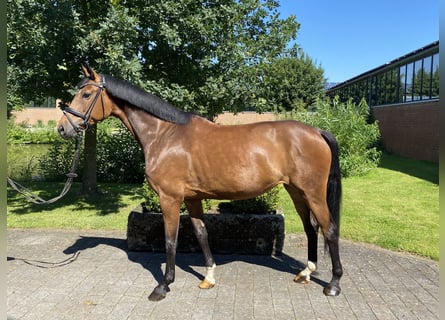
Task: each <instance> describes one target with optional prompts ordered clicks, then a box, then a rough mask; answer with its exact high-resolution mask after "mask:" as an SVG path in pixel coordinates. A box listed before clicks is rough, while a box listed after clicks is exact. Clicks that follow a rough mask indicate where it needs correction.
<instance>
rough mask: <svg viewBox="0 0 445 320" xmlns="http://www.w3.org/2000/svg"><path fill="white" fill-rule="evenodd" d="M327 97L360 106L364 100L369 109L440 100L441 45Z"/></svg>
mask: <svg viewBox="0 0 445 320" xmlns="http://www.w3.org/2000/svg"><path fill="white" fill-rule="evenodd" d="M327 94H328V95H329V96H332V97H333V96H336V95H338V96H339V97H340V100H342V101H345V100H348V99H353V101H354V102H356V103H358V102H360V100H361V99H363V98H364V99H366V101H367V102H368V105H369V106H380V105H388V104H400V103H408V102H413V101H423V100H431V99H438V98H439V42H438V41H437V42H434V43H432V44H431V45H429V46H427V47H425V48H422V49H419V50H417V51H414V52H412V53H410V54H408V55H406V56H404V57H401V58H399V59H396V60H394V61H392V62H390V63H388V64H386V65H384V66H382V67H379V68H376V69H374V70H371V71H369V72H366V73H364V74H362V75H360V76H357V77H355V78H353V79H351V80H348V81H346V82H344V83H340V84H338V85H336V86H334V87H332V88H331V89H329V90H328V92H327Z"/></svg>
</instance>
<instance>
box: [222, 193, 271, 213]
mask: <svg viewBox="0 0 445 320" xmlns="http://www.w3.org/2000/svg"><path fill="white" fill-rule="evenodd" d="M278 194H279V189H278V188H273V189H271V190H269V191H268V192H266V193H263V194H262V195H259V196H258V197H256V198H251V199H246V200H235V201H230V202H221V203H220V204H219V211H220V212H222V213H246V214H266V213H275V212H276V210H277V208H278V200H279V197H278Z"/></svg>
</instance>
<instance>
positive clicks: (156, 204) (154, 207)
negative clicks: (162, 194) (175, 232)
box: [142, 180, 211, 213]
mask: <svg viewBox="0 0 445 320" xmlns="http://www.w3.org/2000/svg"><path fill="white" fill-rule="evenodd" d="M142 196H143V198H144V202H143V207H144V210H147V211H148V212H162V209H161V203H160V201H159V196H158V194H157V193H156V192H154V191H153V189H152V188H151V187H150V185H149V184H148V182H147V180H145V181H144V183H143V184H142ZM202 205H203V210H204V212H207V211H208V210H210V207H211V204H210V201H209V200H207V199H205V200H204V201H203V202H202ZM180 212H181V213H186V212H187V208H186V207H185V204H182V206H181V210H180Z"/></svg>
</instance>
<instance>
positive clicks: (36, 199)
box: [7, 134, 82, 204]
mask: <svg viewBox="0 0 445 320" xmlns="http://www.w3.org/2000/svg"><path fill="white" fill-rule="evenodd" d="M81 142H82V135H81V134H79V135H78V136H77V137H76V150H75V151H74V156H73V161H72V163H71V170H70V172H69V173H67V174H66V176H67V177H68V178H67V180H66V182H65V185H64V187H63V189H62V192H61V193H60V194H59V195H58V196H57V197H54V198H52V199H49V200H45V199H42V198H41V197H39V196H38V195H37V194H35V193H33V192H32V191H31V190H29V189H27V188H25V187H24V186H22V185H20V184H19V183H18V182H17V181H14V180H12V179H11V178H9V177H8V178H7V179H8V183H9V185H10V186H11V187H12V188H13V189H14V190H15V191H17V192H19V193H21V194H22V195H23V196H25V198H26V199H27V200H28V201H30V202H32V203H35V204H50V203H53V202H56V201H57V200H59V199H60V198H62V197H63V196H64V195H66V194H67V193H68V191H69V190H70V188H71V185H72V183H73V180H74V178H76V177H77V173H76V169H77V165H78V163H79V157H80V149H81Z"/></svg>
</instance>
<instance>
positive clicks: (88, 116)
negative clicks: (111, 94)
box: [63, 76, 105, 133]
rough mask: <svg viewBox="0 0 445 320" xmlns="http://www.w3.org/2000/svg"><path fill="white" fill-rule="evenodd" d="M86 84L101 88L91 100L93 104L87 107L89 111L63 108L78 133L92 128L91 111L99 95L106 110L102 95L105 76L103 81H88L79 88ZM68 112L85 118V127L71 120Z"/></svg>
mask: <svg viewBox="0 0 445 320" xmlns="http://www.w3.org/2000/svg"><path fill="white" fill-rule="evenodd" d="M86 86H96V87H98V88H99V90H97V92H96V95H95V96H94V98H93V100H92V101H91V104H90V106H89V107H88V109H87V112H86V113H85V114H83V113H81V112H79V111H77V110H74V109H72V108H70V107H66V108H65V109H64V110H63V114H64V116H65V117H66V118H67V119H68V122H69V123H70V124H71V126H72V127H73V128H74V130H75V131H76V132H77V133H79V132H81V131H82V130H88V129H89V128H90V119H91V113H92V112H93V108H94V106H95V104H96V102H97V99H98V98H99V96H100V98H101V101H102V110H104V100H103V97H102V91H103V90H104V89H105V77H104V76H102V82H101V83H94V82H88V83H85V84H84V85H82V86H80V87H79V90H80V89H82V88H84V87H86ZM68 113H69V114H71V115H73V116H75V117H78V118H81V119H82V120H83V125H84V127H83V128H82V127H81V126H80V125H77V124H75V123H74V121H73V120H71V118H70V117H69V116H68Z"/></svg>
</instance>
